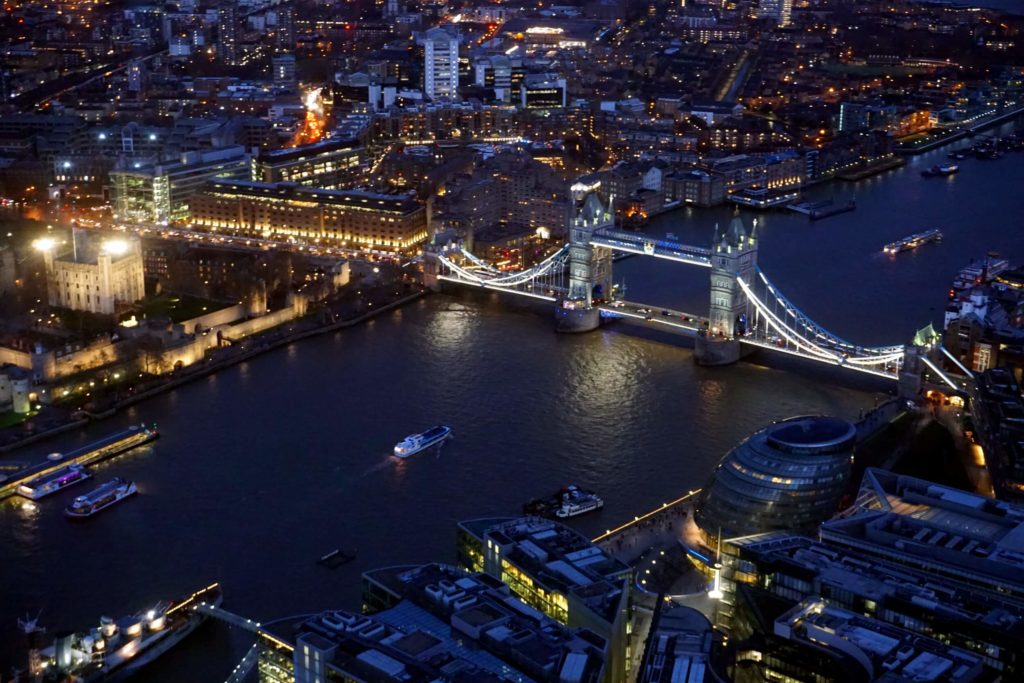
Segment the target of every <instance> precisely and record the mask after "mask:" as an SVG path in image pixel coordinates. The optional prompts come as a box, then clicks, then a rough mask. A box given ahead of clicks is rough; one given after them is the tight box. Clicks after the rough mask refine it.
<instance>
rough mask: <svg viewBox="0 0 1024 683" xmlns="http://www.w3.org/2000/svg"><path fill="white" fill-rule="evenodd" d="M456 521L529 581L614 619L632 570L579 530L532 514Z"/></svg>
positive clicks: (610, 619) (611, 619)
mask: <svg viewBox="0 0 1024 683" xmlns="http://www.w3.org/2000/svg"><path fill="white" fill-rule="evenodd" d="M460 526H461V527H462V528H464V529H466V530H467V531H469V532H470V533H472V534H473V535H474V536H476V537H477V538H480V539H482V540H486V541H487V542H488V543H494V544H495V545H497V546H498V547H500V548H501V555H502V557H507V558H508V559H509V560H510V561H512V562H515V563H516V564H517V565H518V566H519V567H520V568H522V569H523V570H524V571H526V572H528V573H529V574H530V575H531V576H532V577H533V578H534V581H536V582H539V583H542V584H544V585H545V586H546V587H547V588H548V589H550V590H557V591H559V592H561V593H563V594H565V595H569V594H572V595H574V596H576V597H577V598H579V599H580V600H582V601H583V602H585V603H586V604H587V606H588V607H589V608H590V609H592V610H594V611H595V612H598V613H599V614H602V615H603V616H604V618H605V619H607V620H608V621H609V622H613V621H615V619H616V614H617V610H618V603H619V600H620V598H621V596H622V593H623V590H624V586H623V582H624V581H625V580H626V579H627V578H628V577H629V575H630V573H631V571H632V570H631V569H630V568H629V566H628V565H626V564H625V563H623V562H621V561H619V560H617V559H615V558H614V557H612V556H610V555H609V554H607V553H606V552H605V551H604V550H603V549H602V548H600V547H599V546H597V545H594V544H593V543H591V542H590V540H589V539H588V538H586V537H585V536H583V535H582V534H580V533H578V532H576V531H574V530H573V529H570V528H569V527H566V526H563V525H561V524H559V523H557V522H553V521H550V520H545V519H540V518H535V517H521V518H499V519H480V520H472V521H468V522H462V523H460Z"/></svg>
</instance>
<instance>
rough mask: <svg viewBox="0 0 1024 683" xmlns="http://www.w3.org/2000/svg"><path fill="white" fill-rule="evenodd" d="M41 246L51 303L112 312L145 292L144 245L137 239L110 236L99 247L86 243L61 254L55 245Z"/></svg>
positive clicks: (97, 311) (102, 312) (142, 295)
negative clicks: (121, 238) (114, 238)
mask: <svg viewBox="0 0 1024 683" xmlns="http://www.w3.org/2000/svg"><path fill="white" fill-rule="evenodd" d="M40 248H41V249H42V250H43V262H44V264H45V266H46V288H47V292H48V295H49V303H50V305H51V306H54V307H57V308H70V309H72V310H75V311H88V312H90V313H101V314H104V315H113V314H114V313H115V312H116V307H117V305H118V304H129V303H133V302H135V301H138V300H139V299H142V298H143V297H145V296H146V282H145V275H144V272H143V264H142V248H141V245H140V243H139V240H137V239H132V240H111V241H109V242H106V243H105V244H103V245H102V246H101V247H99V248H96V247H95V245H93V244H91V243H85V244H81V245H76V246H75V247H74V249H73V251H72V253H71V254H63V255H60V256H58V255H57V254H56V253H55V252H56V247H55V246H51V245H49V244H47V245H44V246H40Z"/></svg>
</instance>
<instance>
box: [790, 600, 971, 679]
mask: <svg viewBox="0 0 1024 683" xmlns="http://www.w3.org/2000/svg"><path fill="white" fill-rule="evenodd" d="M774 630H775V635H777V636H780V637H782V638H785V639H787V640H795V641H806V642H809V643H813V644H814V645H815V646H816V647H821V648H825V649H827V650H828V649H831V650H834V651H835V652H837V653H844V654H851V655H852V656H853V658H854V659H855V660H856V661H857V662H859V663H860V664H861V665H862V666H864V668H865V669H866V671H867V672H868V673H869V674H870V675H871V677H872V680H877V679H878V678H880V677H881V676H882V675H886V674H888V675H889V676H890V677H891V678H893V680H907V681H916V682H920V683H973V682H978V681H987V680H990V678H989V674H988V673H987V672H986V671H985V669H984V666H983V665H982V661H981V658H980V657H979V656H977V655H975V654H973V653H970V652H967V651H965V650H961V649H959V648H955V647H950V646H948V645H944V644H942V643H940V642H939V641H937V640H933V639H931V638H926V637H924V636H919V635H916V634H914V633H910V632H908V631H904V630H903V629H901V628H898V627H896V626H892V625H890V624H885V623H882V622H879V621H876V620H874V619H869V618H866V617H862V616H860V615H859V614H855V613H854V612H850V611H848V610H845V609H841V608H839V607H835V606H833V605H830V604H829V603H828V602H827V601H825V600H823V599H820V598H812V599H809V600H805V601H804V602H801V603H799V604H798V605H796V606H795V607H793V608H792V609H791V610H790V611H788V612H787V613H785V614H783V615H782V616H781V617H779V618H778V619H777V620H776V621H775V627H774ZM883 672H885V673H883Z"/></svg>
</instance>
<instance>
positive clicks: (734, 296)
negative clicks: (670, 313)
mask: <svg viewBox="0 0 1024 683" xmlns="http://www.w3.org/2000/svg"><path fill="white" fill-rule="evenodd" d="M755 232H756V227H755V228H754V230H752V231H751V232H750V233H749V234H748V233H747V230H746V228H745V227H744V226H743V220H742V219H740V218H739V217H738V216H737V217H736V218H734V219H733V220H732V223H730V224H729V228H728V229H727V230H726V231H725V232H720V231H718V230H717V229H716V231H715V244H714V245H713V247H712V250H711V251H712V253H711V307H710V309H709V313H708V318H709V322H708V329H707V330H706V331H705V332H704V333H703V334H702V335H700V336H699V337H698V339H697V344H696V346H695V349H694V351H695V353H694V356H695V358H696V360H697V363H698V364H700V365H726V364H728V363H735V362H736V361H737V360H739V358H740V351H741V347H740V342H739V339H740V337H742V336H743V335H744V334H745V333H746V331H747V326H748V325H749V324H750V321H749V319H748V316H749V304H748V301H747V296H746V294H744V293H743V290H742V289H741V288H740V285H739V283H738V282H737V279H738V278H743V281H744V282H746V283H747V284H749V285H751V286H753V284H754V278H756V277H757V237H756V235H755Z"/></svg>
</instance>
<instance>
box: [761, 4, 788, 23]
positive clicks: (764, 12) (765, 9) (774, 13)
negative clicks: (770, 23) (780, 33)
mask: <svg viewBox="0 0 1024 683" xmlns="http://www.w3.org/2000/svg"><path fill="white" fill-rule="evenodd" d="M792 13H793V0H759V2H758V4H757V16H758V17H759V18H761V19H772V20H774V21H775V23H776V25H778V26H779V27H780V28H781V27H783V26H789V20H790V16H791V15H792Z"/></svg>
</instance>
